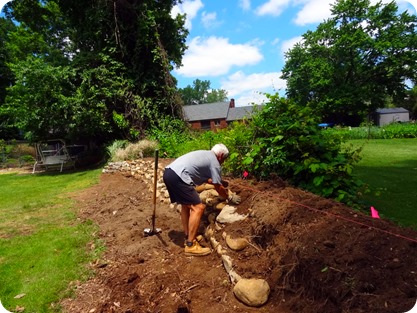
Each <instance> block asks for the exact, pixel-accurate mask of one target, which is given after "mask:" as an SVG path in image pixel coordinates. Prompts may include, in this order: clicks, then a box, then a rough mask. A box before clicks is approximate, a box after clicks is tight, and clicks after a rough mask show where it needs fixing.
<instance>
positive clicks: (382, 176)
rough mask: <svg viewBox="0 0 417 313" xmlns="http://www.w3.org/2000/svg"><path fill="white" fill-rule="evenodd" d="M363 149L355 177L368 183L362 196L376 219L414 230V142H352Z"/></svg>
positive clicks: (416, 170)
mask: <svg viewBox="0 0 417 313" xmlns="http://www.w3.org/2000/svg"><path fill="white" fill-rule="evenodd" d="M351 142H352V143H353V144H354V145H356V146H363V153H362V155H363V158H362V160H361V161H360V162H359V164H358V165H357V166H356V168H355V171H354V172H355V174H357V175H358V177H359V178H360V179H361V180H362V181H364V182H365V183H367V184H369V186H370V188H371V193H370V194H367V195H365V196H364V201H365V204H366V205H367V206H374V207H375V208H376V209H377V210H378V212H379V213H380V216H382V217H385V218H389V219H391V220H394V221H396V222H397V223H399V224H400V225H404V226H413V227H414V228H417V191H416V190H417V139H374V140H369V141H368V140H353V141H351Z"/></svg>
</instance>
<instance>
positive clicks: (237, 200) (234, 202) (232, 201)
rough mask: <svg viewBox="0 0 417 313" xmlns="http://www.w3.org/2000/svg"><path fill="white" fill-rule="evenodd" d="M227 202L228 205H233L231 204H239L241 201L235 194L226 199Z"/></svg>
mask: <svg viewBox="0 0 417 313" xmlns="http://www.w3.org/2000/svg"><path fill="white" fill-rule="evenodd" d="M227 200H228V201H229V202H230V203H233V204H239V203H240V201H242V199H241V198H240V197H239V196H238V195H237V194H235V193H233V194H231V195H229V197H228V198H227Z"/></svg>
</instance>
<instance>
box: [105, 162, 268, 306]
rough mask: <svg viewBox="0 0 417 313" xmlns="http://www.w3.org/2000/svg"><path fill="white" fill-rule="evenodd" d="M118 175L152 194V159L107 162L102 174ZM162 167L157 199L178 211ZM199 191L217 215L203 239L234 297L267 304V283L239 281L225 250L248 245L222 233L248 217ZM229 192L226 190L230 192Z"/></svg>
mask: <svg viewBox="0 0 417 313" xmlns="http://www.w3.org/2000/svg"><path fill="white" fill-rule="evenodd" d="M115 172H121V173H123V174H124V175H126V176H130V177H134V178H135V179H139V180H142V181H143V182H144V183H145V184H146V185H147V186H148V188H149V191H151V192H153V191H154V183H155V181H154V175H155V164H154V162H153V161H151V160H144V159H138V160H133V161H122V162H112V163H108V164H107V165H106V166H105V167H104V169H103V173H115ZM163 172H164V167H163V166H161V165H158V169H157V171H156V174H157V182H156V196H157V199H159V201H160V202H161V203H166V204H169V205H170V207H171V208H176V209H177V210H178V211H180V210H181V207H180V206H179V205H178V206H176V205H175V204H171V203H170V200H169V194H168V191H167V189H166V186H165V184H164V182H163V179H162V177H163ZM196 190H197V192H199V195H200V198H201V200H202V202H203V203H205V204H206V205H207V206H210V207H213V208H216V209H217V210H218V211H219V213H217V212H216V213H212V214H210V216H209V221H210V225H209V226H208V227H207V229H206V232H205V234H204V235H205V238H206V240H207V241H208V242H210V244H211V246H212V248H213V250H214V251H216V253H217V254H218V255H219V257H220V258H221V259H222V262H223V266H224V268H225V270H226V272H227V274H228V275H229V278H230V281H231V282H232V284H233V285H234V288H233V293H234V294H235V296H236V297H237V298H238V299H239V300H240V301H242V302H243V303H245V304H246V305H248V306H253V307H259V306H262V305H263V304H265V303H266V302H267V301H268V297H269V293H270V288H269V285H268V283H267V282H266V281H265V280H263V279H257V278H251V279H246V278H242V277H241V276H240V275H239V274H238V273H236V272H235V270H234V269H233V260H232V258H231V257H230V256H229V255H228V249H231V250H233V251H242V250H244V249H245V248H246V247H247V246H248V245H249V244H250V242H249V240H248V239H247V238H232V237H231V236H230V235H228V234H227V233H226V232H224V231H223V229H224V228H225V225H226V224H228V223H234V222H237V221H241V220H244V219H246V218H247V216H248V215H242V214H238V213H237V212H236V210H237V208H236V207H234V206H233V205H230V204H229V203H228V202H227V201H226V199H224V198H223V199H222V198H221V197H220V196H219V194H218V193H217V192H216V190H215V189H214V186H213V185H211V184H203V185H201V186H197V187H196ZM230 192H231V191H229V193H230ZM219 232H222V233H221V234H222V235H221V236H217V238H219V237H220V238H222V241H223V244H222V243H221V242H219V241H218V240H217V239H216V236H215V235H216V234H218V233H219Z"/></svg>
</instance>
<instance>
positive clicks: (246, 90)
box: [220, 71, 286, 106]
mask: <svg viewBox="0 0 417 313" xmlns="http://www.w3.org/2000/svg"><path fill="white" fill-rule="evenodd" d="M280 76H281V73H280V72H270V73H253V74H249V75H245V74H244V73H243V72H242V71H238V72H235V73H233V74H232V75H230V76H229V77H227V79H226V80H223V81H222V84H221V87H220V89H224V90H227V91H228V96H229V98H234V97H236V96H238V98H237V99H236V98H235V100H236V105H237V106H245V105H249V104H252V103H257V104H260V103H262V101H264V100H265V99H266V98H265V96H264V94H263V93H276V92H279V91H282V90H284V89H285V88H286V83H285V80H282V79H281V78H279V77H280Z"/></svg>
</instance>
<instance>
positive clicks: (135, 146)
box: [108, 139, 158, 162]
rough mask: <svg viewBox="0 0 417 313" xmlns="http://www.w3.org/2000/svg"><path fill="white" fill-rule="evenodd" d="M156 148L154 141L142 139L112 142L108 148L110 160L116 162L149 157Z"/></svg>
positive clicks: (156, 144)
mask: <svg viewBox="0 0 417 313" xmlns="http://www.w3.org/2000/svg"><path fill="white" fill-rule="evenodd" d="M157 148H158V143H157V142H156V141H152V140H148V139H144V140H141V141H139V142H136V143H124V144H121V143H117V144H113V146H112V148H109V149H108V150H109V153H110V159H111V161H113V162H118V161H126V160H134V159H139V158H146V157H151V156H153V155H154V152H155V150H156V149H157Z"/></svg>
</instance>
